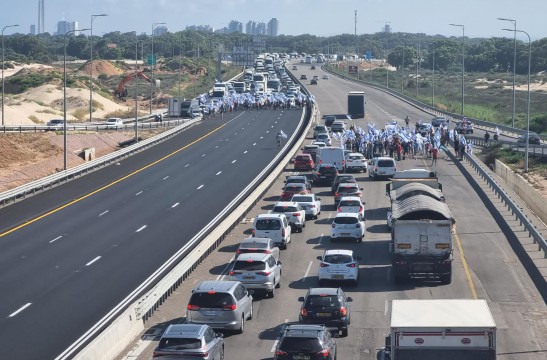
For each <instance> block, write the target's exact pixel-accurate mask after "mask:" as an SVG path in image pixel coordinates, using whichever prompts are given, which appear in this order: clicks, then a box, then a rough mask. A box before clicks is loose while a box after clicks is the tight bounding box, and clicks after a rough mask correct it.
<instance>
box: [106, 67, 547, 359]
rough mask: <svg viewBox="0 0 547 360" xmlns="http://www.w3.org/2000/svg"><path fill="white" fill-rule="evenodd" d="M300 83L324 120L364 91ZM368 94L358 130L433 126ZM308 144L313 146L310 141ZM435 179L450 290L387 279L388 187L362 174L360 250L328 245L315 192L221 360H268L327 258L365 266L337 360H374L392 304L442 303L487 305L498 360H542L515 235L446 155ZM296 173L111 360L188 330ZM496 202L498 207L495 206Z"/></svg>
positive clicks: (419, 164)
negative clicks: (169, 332)
mask: <svg viewBox="0 0 547 360" xmlns="http://www.w3.org/2000/svg"><path fill="white" fill-rule="evenodd" d="M297 65H298V71H295V72H294V73H295V74H296V75H297V78H298V77H299V75H300V74H302V73H305V74H306V75H308V79H310V78H311V76H312V75H314V74H317V75H319V76H320V80H319V84H318V85H317V86H316V85H313V86H311V85H310V86H308V85H307V84H306V85H307V87H308V88H309V89H310V91H311V92H312V93H313V95H315V97H316V101H317V103H318V106H319V109H320V111H321V115H323V116H324V115H327V114H343V113H346V95H347V92H348V91H350V90H361V89H363V88H362V87H359V86H358V85H356V84H353V83H349V82H346V81H344V80H340V79H337V78H335V77H333V76H331V78H330V79H329V80H323V79H321V75H322V72H321V70H320V69H319V67H318V68H317V69H316V70H310V69H309V65H305V64H297ZM364 90H365V91H366V93H367V115H366V118H365V119H358V120H356V121H355V123H356V125H357V126H360V127H363V128H365V127H366V123H367V122H369V121H370V122H374V123H376V124H377V127H382V126H383V124H385V122H386V121H387V120H390V119H391V118H394V117H395V118H397V119H398V120H399V123H400V124H402V123H403V119H404V118H405V116H407V115H408V116H409V117H410V118H411V119H413V120H414V119H419V118H422V119H424V120H425V119H429V115H427V114H424V113H421V112H420V111H419V110H417V109H416V108H414V107H412V106H410V105H407V104H405V103H402V102H399V101H397V100H395V99H393V98H391V97H389V96H388V95H386V94H384V93H383V92H380V91H377V90H373V89H368V88H366V89H364ZM310 141H311V140H310ZM429 165H430V163H429V162H428V161H427V160H425V159H421V158H418V159H415V160H414V159H409V160H405V161H401V162H399V163H398V169H400V170H403V169H410V168H431V167H430V166H429ZM433 169H434V170H435V171H437V173H438V176H439V178H440V181H441V183H442V184H443V192H444V195H445V197H446V199H447V200H446V201H447V204H448V205H449V206H450V208H451V210H452V212H453V214H454V217H455V218H456V221H457V233H456V235H455V236H454V247H455V250H454V263H453V281H452V283H451V284H450V285H443V286H441V285H439V284H437V283H435V282H431V283H428V282H419V281H416V282H414V281H412V282H409V283H407V284H402V285H395V284H394V282H393V280H392V279H391V274H390V257H389V252H388V243H389V238H390V234H389V233H388V231H387V227H386V210H387V207H388V199H387V197H386V195H385V184H386V182H385V181H372V180H369V179H368V176H367V175H366V174H362V173H361V174H357V175H356V176H357V178H358V180H359V182H360V184H361V186H362V187H363V188H364V200H365V201H366V211H365V218H366V219H367V222H366V224H367V233H366V236H365V241H364V242H363V243H362V244H357V243H335V244H332V243H331V242H330V240H329V236H328V235H329V232H330V223H331V220H332V217H333V216H334V211H335V208H334V205H333V202H334V200H333V197H332V195H331V194H330V192H329V189H328V188H326V187H320V188H314V189H313V191H314V192H315V193H316V194H318V195H319V196H320V197H321V198H322V202H323V211H322V213H321V215H320V216H319V219H317V220H309V221H308V223H307V226H306V228H305V229H304V231H303V233H295V234H293V235H292V244H291V245H290V246H289V248H288V249H287V250H284V251H282V253H281V260H282V261H283V277H282V284H281V288H280V289H278V290H276V296H275V298H273V299H270V298H267V299H263V298H261V297H257V299H255V303H254V310H255V314H254V317H253V319H252V320H250V321H249V322H247V324H246V328H245V333H244V334H242V335H234V334H231V333H226V334H225V342H226V345H225V346H226V356H225V358H226V359H245V360H247V359H249V360H251V359H252V360H255V359H261V360H266V359H268V360H270V359H273V357H274V353H273V351H274V349H275V344H276V340H277V337H278V335H279V330H280V328H281V327H282V326H283V324H285V323H287V322H294V321H297V320H298V312H299V309H300V303H299V302H298V301H297V299H298V297H299V296H303V295H304V294H305V292H306V289H308V288H309V287H314V286H317V285H318V283H317V276H316V274H317V271H318V267H319V262H318V260H316V257H317V256H318V255H321V254H322V252H323V251H324V250H325V249H333V248H344V249H352V250H354V251H355V252H356V255H359V256H361V258H362V260H361V266H360V280H359V284H358V285H357V286H356V287H352V286H347V285H342V287H343V288H344V290H345V291H346V292H347V293H348V294H349V295H350V296H351V297H353V299H354V301H353V303H352V307H351V325H350V327H349V336H348V337H345V338H339V339H337V344H338V356H337V358H338V359H367V360H373V359H377V349H378V348H380V347H382V346H383V344H384V336H385V334H386V333H387V332H388V329H389V315H390V301H391V300H393V299H443V298H470V299H473V298H479V299H486V300H487V301H488V303H489V306H490V308H491V311H492V313H493V316H494V319H495V321H496V323H497V326H498V339H497V346H498V359H504V360H505V359H514V360H536V359H541V358H546V357H547V347H546V345H545V339H546V338H547V307H546V305H545V298H546V293H545V285H544V279H541V280H542V281H543V287H541V286H540V287H541V288H542V291H543V292H540V291H539V290H538V287H537V286H536V283H534V281H537V279H535V278H533V277H534V275H533V274H534V272H533V270H532V269H530V264H529V262H528V261H527V260H526V258H525V254H524V252H523V251H522V249H520V248H519V246H518V245H516V244H517V243H518V241H516V237H517V235H515V233H513V231H517V232H518V231H519V230H518V228H516V227H511V226H508V224H507V223H505V222H504V221H503V218H502V216H501V215H500V212H501V213H504V212H505V210H504V209H499V208H496V206H495V205H494V204H495V202H494V203H491V202H490V201H491V199H490V198H489V197H488V194H485V193H483V192H482V191H481V190H479V191H477V189H478V187H477V186H476V185H475V184H474V182H473V179H472V178H470V177H468V176H466V174H464V173H462V171H461V170H462V166H461V165H460V164H458V163H455V162H453V161H452V158H450V157H449V156H447V155H445V154H442V155H441V156H440V157H439V162H438V165H436V166H435V167H434V168H433ZM291 173H292V167H291V165H288V166H287V168H286V172H285V173H284V174H282V176H280V178H279V179H278V180H277V182H276V183H275V184H274V185H273V186H272V187H271V188H270V189H269V191H268V193H267V194H266V195H265V196H264V197H263V199H262V201H260V202H259V203H258V204H257V205H256V206H255V207H254V208H253V209H252V210H251V211H250V213H249V214H248V217H249V219H247V220H244V221H243V222H241V223H240V224H239V225H238V226H237V227H236V228H235V229H234V230H233V231H232V232H231V233H230V234H229V236H227V238H226V239H225V241H224V243H223V245H222V246H221V247H220V248H219V249H218V250H217V251H215V252H214V253H212V254H211V255H210V256H209V257H208V258H207V259H206V260H205V261H204V262H203V263H201V264H200V265H199V267H198V268H197V269H196V270H195V271H194V272H193V273H192V274H191V275H190V277H189V278H187V280H186V281H185V283H183V284H182V285H181V286H180V287H179V288H178V289H177V292H176V293H175V294H173V295H172V296H171V297H170V298H169V299H168V300H167V301H166V302H165V303H164V304H163V305H162V307H161V308H160V309H159V311H157V312H156V313H155V314H154V315H153V316H152V317H151V318H150V319H149V320H148V322H147V323H146V324H145V328H146V329H147V330H146V332H145V333H143V334H142V336H141V337H140V338H139V339H136V340H135V342H134V343H133V344H131V345H130V346H129V347H128V348H127V349H126V351H125V352H124V353H122V354H120V356H119V357H118V358H117V359H142V360H144V359H150V358H151V357H152V352H153V349H154V347H155V345H156V344H157V341H158V340H159V336H160V335H161V333H162V331H163V330H164V329H165V328H166V327H167V325H168V324H170V323H178V322H182V321H184V313H185V307H186V304H187V302H188V299H189V296H190V293H191V289H192V288H193V287H194V286H195V285H196V284H197V283H198V282H200V281H201V280H206V279H225V278H226V272H227V269H228V265H229V263H230V261H231V260H232V259H233V256H234V253H235V250H236V249H237V246H238V244H239V242H240V241H241V239H243V238H245V237H248V236H249V234H250V229H251V225H252V222H251V219H252V217H254V216H256V215H258V214H260V213H263V212H266V211H268V210H269V209H270V208H271V207H272V205H273V204H274V202H275V201H276V200H277V199H278V197H279V195H280V193H281V188H282V185H283V182H282V180H283V178H284V176H285V175H288V174H291ZM494 198H495V197H494Z"/></svg>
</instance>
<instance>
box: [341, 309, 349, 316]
mask: <svg viewBox="0 0 547 360" xmlns="http://www.w3.org/2000/svg"><path fill="white" fill-rule="evenodd" d="M347 314H348V309H346V308H345V307H341V308H340V315H342V316H346V315H347Z"/></svg>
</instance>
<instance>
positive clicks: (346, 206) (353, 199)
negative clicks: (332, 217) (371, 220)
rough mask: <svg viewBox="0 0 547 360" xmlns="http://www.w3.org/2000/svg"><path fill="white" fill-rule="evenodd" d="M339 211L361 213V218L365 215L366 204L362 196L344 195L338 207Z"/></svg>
mask: <svg viewBox="0 0 547 360" xmlns="http://www.w3.org/2000/svg"><path fill="white" fill-rule="evenodd" d="M336 210H337V211H338V212H340V213H341V212H347V213H357V214H361V218H364V217H365V206H364V203H363V202H362V200H361V198H360V197H357V196H342V197H341V198H340V201H339V202H338V207H337V208H336Z"/></svg>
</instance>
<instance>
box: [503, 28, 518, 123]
mask: <svg viewBox="0 0 547 360" xmlns="http://www.w3.org/2000/svg"><path fill="white" fill-rule="evenodd" d="M498 20H503V21H510V22H512V23H513V30H512V31H513V48H514V50H513V116H512V117H511V127H513V128H514V127H515V92H516V91H515V82H516V81H515V77H516V70H517V20H513V19H506V18H498Z"/></svg>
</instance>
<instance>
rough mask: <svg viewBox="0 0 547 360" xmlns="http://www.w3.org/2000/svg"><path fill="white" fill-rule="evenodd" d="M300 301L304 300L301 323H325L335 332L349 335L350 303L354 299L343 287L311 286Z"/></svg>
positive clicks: (300, 316) (301, 309)
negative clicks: (347, 294)
mask: <svg viewBox="0 0 547 360" xmlns="http://www.w3.org/2000/svg"><path fill="white" fill-rule="evenodd" d="M298 301H301V302H302V307H301V308H300V315H299V317H298V320H299V321H300V322H301V323H311V324H324V325H325V326H326V327H327V328H329V330H331V332H333V334H335V332H336V333H339V332H342V336H348V325H349V324H350V311H349V303H350V302H352V301H353V299H352V298H351V297H349V296H346V293H344V291H343V290H342V289H341V288H311V289H309V290H308V293H307V294H306V296H305V297H300V298H298ZM334 331H335V332H334Z"/></svg>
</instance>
